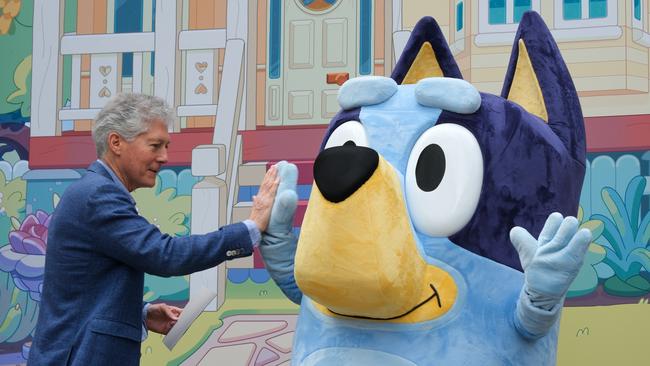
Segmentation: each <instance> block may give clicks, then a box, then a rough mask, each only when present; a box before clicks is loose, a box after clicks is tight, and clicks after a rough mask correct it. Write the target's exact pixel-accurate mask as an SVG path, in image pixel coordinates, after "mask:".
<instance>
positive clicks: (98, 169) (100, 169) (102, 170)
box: [88, 160, 135, 204]
mask: <svg viewBox="0 0 650 366" xmlns="http://www.w3.org/2000/svg"><path fill="white" fill-rule="evenodd" d="M104 164H106V163H104ZM104 164H102V163H100V162H99V161H98V160H95V161H94V162H93V163H92V164H90V166H89V167H88V171H91V172H93V173H97V174H99V175H101V176H103V177H105V178H107V179H108V180H110V181H112V182H113V183H115V184H117V186H119V187H120V189H122V190H123V191H124V192H125V193H126V194H127V195H128V196H129V197H130V198H131V202H133V203H134V204H135V201H134V200H133V196H131V192H129V190H128V189H126V187H125V186H124V183H122V181H120V180H119V179H118V178H117V176H115V173H113V174H111V172H109V171H108V169H110V168H107V167H106V166H104Z"/></svg>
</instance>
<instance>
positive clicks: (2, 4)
mask: <svg viewBox="0 0 650 366" xmlns="http://www.w3.org/2000/svg"><path fill="white" fill-rule="evenodd" d="M20 3H21V0H0V35H3V34H7V33H8V32H9V27H11V22H12V21H13V20H14V18H15V17H16V16H17V15H18V13H19V12H20V5H21V4H20Z"/></svg>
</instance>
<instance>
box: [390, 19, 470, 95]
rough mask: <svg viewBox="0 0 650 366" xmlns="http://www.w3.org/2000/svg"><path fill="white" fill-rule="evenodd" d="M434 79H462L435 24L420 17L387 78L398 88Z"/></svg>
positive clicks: (445, 41)
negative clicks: (391, 79)
mask: <svg viewBox="0 0 650 366" xmlns="http://www.w3.org/2000/svg"><path fill="white" fill-rule="evenodd" d="M434 76H445V77H451V78H456V79H462V78H463V75H462V74H461V73H460V69H459V68H458V65H457V64H456V60H454V56H453V55H452V54H451V50H450V49H449V46H448V45H447V40H445V36H444V35H443V34H442V31H441V30H440V27H439V26H438V23H437V22H436V21H435V19H433V18H431V17H424V18H422V19H420V21H419V22H418V23H417V24H416V25H415V27H414V28H413V31H412V32H411V36H410V37H409V40H408V42H407V43H406V46H405V47H404V51H402V55H401V56H400V58H399V61H398V62H397V64H396V65H395V69H394V70H393V73H392V74H391V78H393V79H394V80H395V81H396V82H397V83H398V84H415V83H417V82H418V81H419V80H421V79H423V78H427V77H434Z"/></svg>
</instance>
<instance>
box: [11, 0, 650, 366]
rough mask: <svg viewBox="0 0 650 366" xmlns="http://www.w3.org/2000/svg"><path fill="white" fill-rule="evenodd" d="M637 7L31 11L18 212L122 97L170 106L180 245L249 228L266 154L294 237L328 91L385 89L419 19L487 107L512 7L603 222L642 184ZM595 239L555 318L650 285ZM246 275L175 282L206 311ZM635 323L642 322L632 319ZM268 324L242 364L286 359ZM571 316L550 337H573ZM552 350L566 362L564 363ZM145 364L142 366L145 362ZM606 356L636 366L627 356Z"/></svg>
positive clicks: (611, 0)
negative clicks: (184, 229)
mask: <svg viewBox="0 0 650 366" xmlns="http://www.w3.org/2000/svg"><path fill="white" fill-rule="evenodd" d="M649 6H650V2H649V1H648V0H552V1H541V0H448V1H435V2H433V1H432V2H420V1H413V0H392V1H391V0H375V1H371V0H246V1H238V0H216V1H208V0H178V1H167V0H139V1H130V0H129V1H126V0H93V1H85V0H33V29H32V31H33V55H32V71H31V72H32V75H31V83H32V84H31V119H30V122H29V128H30V141H29V171H28V172H27V173H25V175H24V176H23V179H24V180H25V181H26V182H27V192H26V194H27V197H26V204H25V212H26V213H32V212H36V211H37V210H44V211H46V212H51V211H52V210H53V206H54V204H53V202H52V193H57V194H61V193H62V192H63V190H64V189H65V188H66V187H67V185H68V184H69V183H70V182H72V181H73V180H75V179H78V177H80V174H82V172H83V169H84V168H85V167H86V166H88V164H89V163H90V162H92V161H93V160H94V159H95V157H96V155H95V150H94V146H93V143H92V139H91V138H90V129H91V127H92V119H93V118H94V116H95V115H96V113H97V112H98V111H99V110H100V109H101V108H102V106H103V105H104V103H105V102H106V101H107V100H108V99H109V98H110V97H111V96H112V95H114V94H116V93H118V92H120V91H126V92H130V91H132V92H143V93H147V94H152V95H157V96H160V97H162V98H164V99H165V100H166V101H167V102H168V103H169V104H170V105H171V106H173V107H174V109H175V111H176V114H177V116H178V118H177V120H176V123H175V124H174V126H172V127H171V129H170V132H171V138H172V144H171V146H170V149H171V150H170V155H169V164H168V165H169V166H170V169H169V170H170V172H173V174H172V173H170V174H171V175H172V176H173V180H174V182H175V183H174V184H173V186H174V187H175V188H176V189H177V191H179V192H180V191H184V192H186V194H187V195H188V196H189V195H190V194H191V214H190V215H189V217H191V222H189V223H188V226H189V227H190V229H191V232H192V233H204V232H207V231H210V230H214V229H216V228H217V227H219V226H221V225H224V224H227V223H230V222H235V221H239V220H242V219H244V218H246V217H248V214H249V212H250V204H251V201H252V195H253V194H255V192H256V190H257V186H258V185H259V182H260V181H261V178H262V176H263V174H264V172H265V171H266V169H267V167H268V166H269V164H271V163H273V162H275V161H278V160H282V159H286V160H290V161H292V162H295V163H296V164H297V165H298V167H299V170H300V176H299V181H298V184H299V185H298V193H299V198H300V200H301V201H300V203H299V208H298V213H297V215H296V220H295V223H294V225H295V226H296V230H299V226H300V223H301V221H302V216H303V214H304V211H305V208H306V204H307V201H306V200H307V199H308V197H309V194H310V190H311V184H312V180H313V178H312V165H313V159H314V157H315V156H316V154H317V150H318V147H319V145H320V140H321V138H322V136H323V133H324V129H325V126H326V124H327V123H328V121H329V119H330V118H331V117H332V116H333V115H334V114H335V113H336V112H337V111H338V110H339V106H338V104H337V102H336V96H337V90H338V88H339V85H340V84H342V83H343V82H344V81H345V80H347V79H348V78H353V77H356V76H360V75H385V76H389V75H390V74H391V72H392V69H393V66H394V64H395V62H396V59H397V58H398V57H399V55H400V54H401V50H402V48H403V47H404V44H405V42H406V40H407V39H408V37H409V34H410V29H412V28H413V26H414V25H415V23H416V22H417V21H418V20H419V19H420V18H421V16H423V15H431V16H433V17H435V18H436V20H437V21H438V23H439V24H440V26H441V29H442V31H443V32H444V33H445V35H446V37H447V40H448V41H449V44H450V48H451V50H452V52H453V53H454V56H455V58H456V60H457V62H458V65H459V67H460V69H461V72H462V73H463V76H464V78H465V79H466V80H468V81H470V82H471V83H472V84H474V85H476V87H477V88H478V89H479V90H481V91H485V92H489V93H494V94H500V90H501V85H502V82H503V76H504V75H505V73H506V67H507V65H508V59H509V55H510V47H511V44H512V40H513V38H514V32H515V30H516V28H517V22H518V20H519V19H520V17H521V15H522V13H523V12H524V11H527V10H535V11H537V12H539V13H540V14H541V15H542V16H543V18H544V19H545V21H546V23H547V25H548V26H549V28H550V29H551V31H552V33H553V35H554V37H555V38H556V40H557V43H558V45H559V47H560V49H561V52H562V55H563V57H564V59H565V61H566V63H567V65H568V67H569V70H570V72H571V74H572V77H573V80H574V83H575V84H576V87H577V89H578V92H579V95H580V97H581V103H582V107H583V113H584V115H585V117H586V118H585V124H586V128H587V142H588V146H587V148H588V152H589V154H588V163H587V164H588V167H587V175H586V177H585V185H584V188H583V195H582V198H581V206H582V209H583V216H584V219H583V221H584V222H585V223H586V222H588V221H589V220H588V219H589V218H591V217H595V218H598V216H597V215H601V216H602V217H603V218H605V219H607V218H609V219H610V220H612V221H615V220H617V217H615V216H616V215H615V214H614V213H612V208H613V207H615V206H612V205H611V203H610V202H608V201H606V200H604V199H603V189H604V188H607V187H611V188H613V189H614V191H615V192H618V194H619V195H620V196H621V197H623V199H622V201H625V202H627V201H628V200H627V199H626V198H625V197H626V188H627V187H628V186H630V184H631V182H635V183H633V185H634V187H639V184H640V183H639V179H641V180H647V177H648V176H649V175H650V163H649V162H648V161H649V160H650V154H648V151H649V150H650V138H649V137H648V136H650V90H649V88H650V76H649V75H650V61H649V57H650V55H649V49H650V25H649V19H650V7H649ZM635 177H640V178H638V179H636V180H635ZM181 186H182V187H183V188H181ZM649 187H650V184H648V185H646V186H645V190H641V191H640V192H639V190H638V189H637V190H636V191H634V194H636V195H637V196H638V197H636V198H635V197H633V198H630V199H629V202H637V203H638V205H637V204H636V203H634V204H633V205H634V207H636V208H637V210H638V211H639V212H640V214H639V215H638V217H637V222H636V223H633V224H631V225H636V227H635V228H636V229H638V228H639V226H640V222H641V221H642V220H643V218H644V217H648V211H650V204H649V200H648V194H649V193H650V188H649ZM632 191H633V190H632ZM632 191H630V192H632ZM606 192H609V193H607V195H609V196H611V194H612V193H611V192H610V191H606ZM634 194H632V193H630V195H631V196H634ZM634 207H632V208H634ZM593 215H596V216H593ZM183 218H185V216H183ZM603 226H604V227H605V229H602V228H601V232H602V233H604V234H603V235H602V236H600V237H599V238H598V239H597V240H596V243H595V244H594V245H593V248H592V249H591V250H590V255H589V257H588V258H591V259H589V260H590V261H591V262H590V264H589V265H590V267H589V268H595V270H593V269H592V272H593V273H591V277H589V275H587V276H586V278H587V279H586V280H584V281H583V282H582V283H581V284H579V286H577V287H576V288H575V289H574V290H575V291H574V294H580V295H584V296H582V297H579V296H576V298H575V299H573V298H570V299H569V300H568V303H569V305H589V306H590V305H609V304H615V303H638V302H639V301H643V298H644V296H645V297H647V296H648V295H647V294H648V293H649V292H650V285H648V286H649V287H648V288H647V289H644V287H643V286H646V283H648V284H650V276H648V270H649V269H650V268H649V266H650V264H649V265H648V266H645V267H644V266H639V265H632V266H627V265H628V264H630V263H627V262H626V261H628V260H629V258H623V259H621V258H616V254H617V253H615V252H614V251H612V250H608V249H607V248H609V247H611V246H612V244H611V243H609V239H607V237H614V236H616V235H615V233H614V232H615V231H616V230H615V227H611V225H603ZM614 226H615V225H614ZM610 234H611V235H610ZM646 243H647V242H646ZM626 245H627V244H623V245H621V246H622V247H625V246H626ZM635 245H636V244H635ZM628 247H629V245H628ZM608 263H609V264H608ZM617 264H619V266H618V267H617ZM592 265H593V266H592ZM626 266H627V267H626ZM613 267H615V268H613ZM625 268H628V269H629V268H632V269H633V270H632V271H631V272H630V271H624V269H625ZM634 269H636V272H634ZM594 273H595V274H594ZM594 276H596V277H594ZM247 278H251V279H253V280H254V281H256V282H257V283H266V282H268V281H269V279H268V274H266V273H265V270H264V269H263V262H262V260H261V258H260V257H259V255H258V254H256V255H255V256H253V257H250V258H242V259H238V260H235V261H231V262H228V263H226V264H222V265H220V266H218V267H217V268H213V269H209V270H206V271H203V272H201V273H196V274H193V275H191V276H190V281H189V283H190V284H189V286H190V289H189V296H190V298H192V297H193V296H195V295H196V293H197V291H200V290H201V288H202V287H208V288H216V289H218V292H219V295H218V296H217V299H216V300H215V301H214V302H213V303H212V304H210V305H209V306H208V308H207V310H208V311H216V310H218V309H219V308H220V307H221V306H222V305H223V303H224V300H225V299H226V288H225V287H226V284H227V283H229V282H228V280H230V281H231V282H237V281H239V280H241V279H244V280H245V279H247ZM235 279H237V281H233V280H235ZM594 279H595V281H596V282H593V281H594ZM607 281H609V284H608V285H605V284H606V283H607ZM644 281H645V282H644ZM621 299H622V300H621ZM640 299H641V300H640ZM251 307H253V308H254V307H255V304H254V301H253V302H252V305H251ZM581 309H584V308H581ZM609 311H610V313H611V312H613V311H614V310H611V309H610V310H609ZM620 311H621V312H626V313H628V314H630V313H632V312H634V311H638V309H637V308H633V309H630V308H629V307H624V308H621V310H620ZM585 312H586V310H585ZM572 314H575V313H572V312H565V318H567V319H569V320H563V321H571V319H580V321H582V320H583V318H582V317H581V316H579V315H572ZM607 314H609V313H607ZM616 314H619V313H616ZM642 314H645V316H646V318H645V319H648V318H650V317H647V314H648V313H647V310H645V312H643V313H642ZM0 315H1V314H0ZM237 316H240V315H237ZM268 319H271V320H272V321H273V322H276V321H277V322H280V321H286V322H287V323H286V324H289V325H288V326H286V327H285V328H282V329H284V330H282V331H281V332H283V333H282V335H283V336H285V338H286V337H289V340H288V341H287V340H286V339H285V340H284V342H285V343H284V344H285V345H286V344H287V342H288V344H289V348H286V347H285V348H283V347H281V346H277V347H276V348H273V347H269V345H270V344H271V343H269V342H266V343H264V342H263V343H262V344H264V345H265V346H264V347H266V348H265V349H267V350H274V351H273V352H275V353H274V354H277V355H278V357H277V358H274V357H271V356H268V355H269V354H268V353H263V352H262V349H263V347H261V346H259V347H257V348H255V347H253V348H252V350H251V349H248V351H247V352H249V353H250V357H249V356H248V355H247V356H246V357H247V359H248V361H247V362H248V363H251V364H255V362H256V360H260V359H263V358H264V357H262V355H263V354H264V355H267V356H268V357H270V358H267V359H268V360H271V359H273V360H274V361H272V362H271V361H269V363H268V364H280V363H281V362H285V361H286V360H288V358H289V357H290V335H291V332H290V330H291V327H292V323H291V321H287V320H286V319H284V320H282V319H280V318H278V319H276V318H274V317H273V316H268ZM238 321H239V322H249V324H252V323H250V318H246V316H245V315H244V318H236V319H235V318H232V319H231V320H224V323H223V327H222V329H225V330H224V332H225V331H227V330H228V329H230V328H229V327H231V326H232V324H235V323H237V322H238ZM580 321H578V322H577V323H575V324H574V323H569V325H567V326H564V325H563V327H564V328H563V329H571V330H572V331H573V328H571V327H574V326H575V327H578V326H580V327H585V325H580V324H582V323H580ZM585 322H587V321H585ZM641 323H643V322H641ZM273 324H275V323H273ZM641 325H643V326H644V327H645V328H647V327H648V326H649V325H650V324H648V323H647V322H645V324H641ZM637 327H638V326H637ZM580 329H583V328H580ZM215 332H216V331H215ZM583 332H584V331H583ZM592 338H593V337H592ZM576 339H577V340H573V339H569V338H566V337H565V338H561V344H560V353H559V361H560V363H561V364H562V363H564V362H566V364H571V363H572V361H573V360H574V358H572V357H573V356H574V355H576V354H578V353H580V352H582V354H583V355H582V356H581V357H583V358H582V360H584V357H588V356H585V352H586V353H587V354H593V355H595V356H594V359H595V358H596V357H597V356H598V355H599V356H600V357H601V362H602V360H604V358H602V356H603V355H602V353H600V352H597V349H598V347H596V346H594V343H576V342H579V341H581V339H579V338H577V337H576ZM627 339H629V337H628V338H627ZM195 341H197V342H198V341H199V340H198V339H197V340H195ZM200 342H204V343H205V344H204V345H203V346H209V343H210V342H209V341H206V339H205V338H201V340H200ZM242 342H243V341H242ZM562 342H565V344H567V346H566V348H564V349H571V350H573V351H566V352H564V353H563V345H562ZM151 344H154V346H153V347H154V348H155V350H156V352H162V351H160V349H162V347H160V342H159V341H155V340H148V341H147V344H146V347H150V346H151ZM200 346H201V344H198V345H195V346H191V347H186V348H187V349H188V350H189V351H188V352H189V353H186V354H184V355H182V356H178V355H175V356H174V357H177V358H175V361H174V362H175V363H174V364H180V363H183V362H184V363H185V364H196V363H199V362H200V361H201V360H203V361H206V360H208V359H209V357H208V355H209V352H208V349H209V347H208V348H206V349H203V348H200ZM620 346H621V347H624V348H625V349H627V350H629V349H630V345H625V344H623V343H622V344H621V345H620ZM156 347H157V348H156ZM581 347H582V348H581ZM204 348H205V347H204ZM639 349H642V348H639ZM283 350H284V351H283ZM192 352H194V354H192ZM242 352H243V351H242ZM264 352H266V351H264ZM244 353H245V352H244ZM143 354H144V355H145V356H146V355H147V352H144V351H143ZM614 354H616V353H614ZM145 356H143V363H145V364H147V362H151V364H158V363H157V361H156V362H154V361H151V360H158V361H160V359H158V358H153V359H152V358H149V359H147V358H145ZM619 356H620V357H621V359H626V358H625V357H632V358H631V359H635V360H638V358H635V357H638V355H633V354H631V353H630V354H628V353H624V354H622V355H621V354H620V353H619ZM160 357H172V356H160ZM178 357H180V358H178ZM206 357H207V358H206ZM265 357H266V356H265ZM605 357H607V356H605ZM613 357H614V356H613ZM589 359H590V360H591V358H589ZM615 359H616V358H612V360H615ZM148 360H149V361H148Z"/></svg>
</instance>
